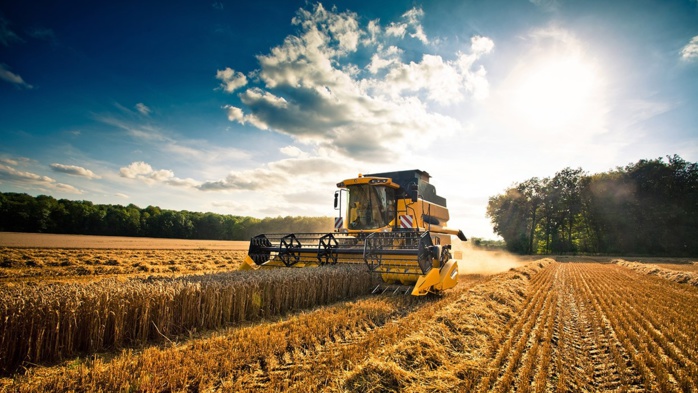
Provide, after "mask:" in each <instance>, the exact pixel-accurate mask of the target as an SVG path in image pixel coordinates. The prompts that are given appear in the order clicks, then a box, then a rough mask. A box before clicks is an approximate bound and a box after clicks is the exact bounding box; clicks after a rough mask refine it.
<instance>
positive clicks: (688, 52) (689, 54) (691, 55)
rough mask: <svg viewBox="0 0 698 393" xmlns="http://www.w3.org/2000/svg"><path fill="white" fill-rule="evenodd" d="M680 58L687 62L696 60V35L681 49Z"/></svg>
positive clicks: (697, 38)
mask: <svg viewBox="0 0 698 393" xmlns="http://www.w3.org/2000/svg"><path fill="white" fill-rule="evenodd" d="M681 58H682V59H683V60H687V61H688V60H696V59H698V35H697V36H695V37H693V38H691V41H690V42H689V43H688V44H686V46H684V47H683V49H681Z"/></svg>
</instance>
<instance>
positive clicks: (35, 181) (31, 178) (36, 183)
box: [0, 164, 82, 194]
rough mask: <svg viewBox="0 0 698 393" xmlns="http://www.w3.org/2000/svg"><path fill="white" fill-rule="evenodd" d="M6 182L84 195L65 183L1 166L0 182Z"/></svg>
mask: <svg viewBox="0 0 698 393" xmlns="http://www.w3.org/2000/svg"><path fill="white" fill-rule="evenodd" d="M2 180H6V181H10V182H12V183H16V184H19V185H22V186H29V187H32V188H35V187H39V188H46V189H50V190H55V191H63V192H67V193H70V194H82V191H81V190H79V189H77V188H75V187H73V186H71V185H69V184H64V183H58V182H57V181H56V180H55V179H52V178H50V177H48V176H42V175H37V174H35V173H31V172H25V171H19V170H17V169H15V168H13V167H11V166H8V165H4V164H0V181H2Z"/></svg>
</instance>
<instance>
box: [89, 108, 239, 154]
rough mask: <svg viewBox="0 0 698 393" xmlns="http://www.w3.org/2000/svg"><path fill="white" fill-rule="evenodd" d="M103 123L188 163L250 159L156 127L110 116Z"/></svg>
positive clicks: (224, 148)
mask: <svg viewBox="0 0 698 393" xmlns="http://www.w3.org/2000/svg"><path fill="white" fill-rule="evenodd" d="M96 118H97V120H99V121H101V122H102V123H105V124H109V125H111V126H114V127H117V128H119V129H122V130H123V131H125V132H126V134H128V135H129V136H130V137H132V138H135V139H137V140H138V142H139V143H147V144H150V145H151V146H152V147H153V148H154V149H155V150H158V151H163V152H166V153H168V154H174V155H176V156H178V157H181V158H183V159H185V160H187V161H191V160H192V159H196V160H198V161H202V162H211V161H212V160H215V159H217V158H219V157H230V156H235V157H236V158H238V159H245V158H248V157H249V155H250V154H249V153H248V152H246V151H243V150H240V149H236V148H231V147H226V146H212V145H210V143H209V142H208V141H205V140H201V139H190V138H181V137H180V136H179V135H176V134H173V133H168V132H166V131H165V130H162V129H160V128H159V127H158V126H156V125H152V124H148V123H146V124H142V123H140V122H133V121H129V120H124V119H123V118H119V117H114V116H110V115H103V116H97V117H96Z"/></svg>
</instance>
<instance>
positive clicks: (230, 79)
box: [216, 67, 247, 93]
mask: <svg viewBox="0 0 698 393" xmlns="http://www.w3.org/2000/svg"><path fill="white" fill-rule="evenodd" d="M216 79H219V80H220V81H221V87H222V88H223V90H225V91H226V92H227V93H232V92H234V91H235V90H237V89H239V88H241V87H243V86H245V85H246V84H247V77H246V76H245V75H244V74H243V73H242V72H236V71H234V70H233V69H231V68H230V67H227V68H226V69H224V70H218V72H216Z"/></svg>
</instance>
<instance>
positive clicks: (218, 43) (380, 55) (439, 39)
mask: <svg viewBox="0 0 698 393" xmlns="http://www.w3.org/2000/svg"><path fill="white" fill-rule="evenodd" d="M240 3H243V4H240ZM384 3H386V4H384ZM697 108H698V2H696V1H695V0H683V1H677V0H666V1H659V0H656V1H644V0H641V1H635V0H633V1H630V0H626V1H623V0H619V1H581V0H580V1H576V0H560V1H556V0H532V1H526V0H517V1H503V0H494V1H470V0H460V1H427V2H422V3H419V2H415V1H391V2H376V1H336V2H332V3H330V2H324V3H316V2H305V1H256V2H231V1H224V0H221V1H209V2H200V1H188V2H187V1H168V2H157V1H153V2H133V1H126V2H108V1H102V2H88V1H65V2H50V1H39V2H3V3H2V4H1V5H0V135H1V136H2V139H1V142H0V190H1V191H4V192H10V191H11V192H26V193H29V194H31V195H39V194H48V195H52V196H54V197H56V198H68V199H77V200H83V199H84V200H90V201H94V202H96V203H113V204H122V205H126V204H129V203H133V204H136V205H138V206H140V207H146V206H148V205H158V206H161V207H163V208H167V209H176V210H190V211H213V212H217V213H223V214H234V215H250V216H255V217H260V218H261V217H266V216H278V215H281V216H286V215H313V216H316V215H326V216H332V215H334V214H335V212H334V210H333V209H332V194H333V192H334V189H335V184H336V183H337V182H338V181H341V180H343V179H345V178H349V177H354V176H356V175H357V174H358V173H371V172H383V171H393V170H401V169H415V168H416V169H422V170H425V171H427V172H429V173H430V174H431V175H432V183H434V185H435V186H436V189H437V191H438V192H439V194H441V195H443V196H444V197H446V198H447V200H448V205H449V210H450V212H451V222H450V226H453V227H456V228H460V229H462V230H463V231H464V232H465V233H466V235H469V236H478V237H485V238H493V237H494V236H495V235H494V234H493V233H492V229H491V225H490V224H489V221H488V219H487V218H486V217H485V209H486V205H487V199H488V198H489V197H490V196H493V195H496V194H498V193H501V192H502V191H503V190H504V189H506V188H507V187H509V186H511V185H512V184H513V183H514V182H518V181H523V180H526V179H528V178H530V177H534V176H537V177H547V176H552V175H554V173H555V172H556V171H559V170H561V169H563V168H565V167H567V166H570V167H574V168H577V167H581V168H583V169H584V170H586V171H587V172H589V173H597V172H604V171H607V170H609V169H612V168H615V167H617V166H623V165H626V164H628V163H630V162H635V161H637V160H639V159H642V158H658V157H663V156H666V155H673V154H679V155H680V156H682V157H683V158H684V159H686V160H688V161H691V162H696V161H698V129H697V125H698V109H697Z"/></svg>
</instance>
